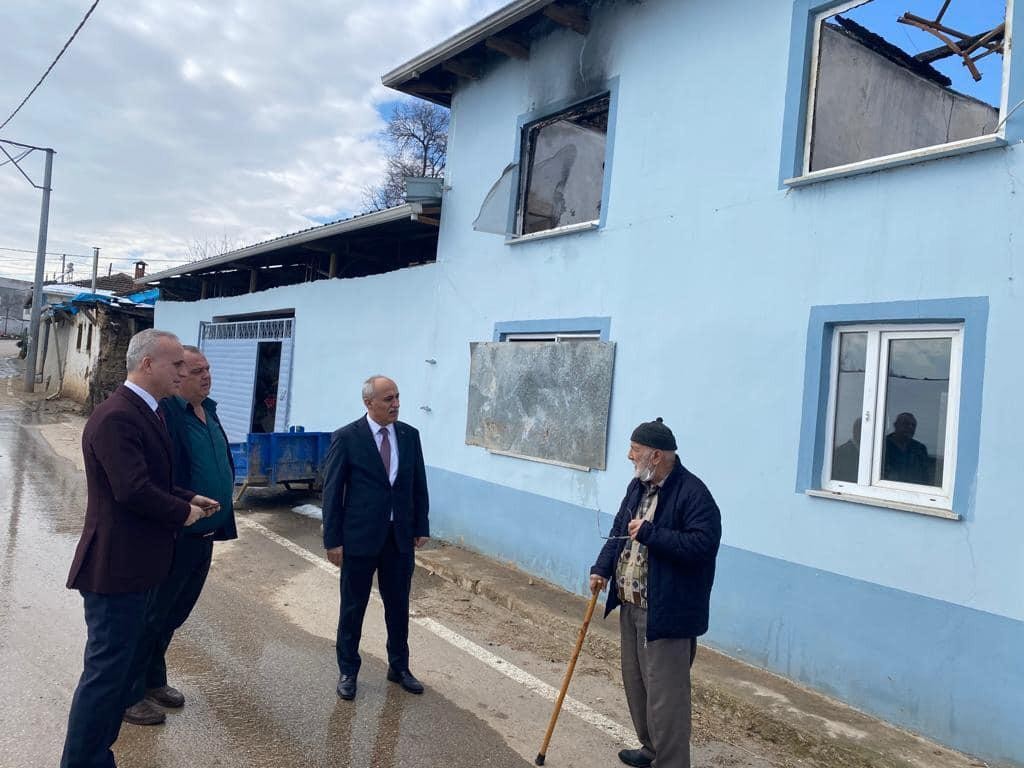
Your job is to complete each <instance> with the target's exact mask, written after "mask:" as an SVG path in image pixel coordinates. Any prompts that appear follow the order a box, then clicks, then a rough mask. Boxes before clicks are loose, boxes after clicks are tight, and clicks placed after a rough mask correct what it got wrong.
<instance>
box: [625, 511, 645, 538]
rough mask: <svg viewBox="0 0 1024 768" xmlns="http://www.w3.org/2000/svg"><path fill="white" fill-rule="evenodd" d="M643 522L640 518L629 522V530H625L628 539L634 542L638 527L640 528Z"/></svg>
mask: <svg viewBox="0 0 1024 768" xmlns="http://www.w3.org/2000/svg"><path fill="white" fill-rule="evenodd" d="M644 522H646V521H645V520H644V519H643V518H642V517H638V518H637V519H636V520H630V521H629V528H627V529H626V530H627V532H628V533H629V538H631V539H632V540H633V541H636V535H637V534H638V533H639V532H640V526H642V525H643V524H644Z"/></svg>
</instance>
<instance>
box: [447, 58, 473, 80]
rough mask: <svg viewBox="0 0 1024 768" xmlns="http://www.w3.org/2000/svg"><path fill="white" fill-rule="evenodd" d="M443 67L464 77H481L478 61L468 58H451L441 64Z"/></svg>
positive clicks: (468, 78) (470, 78)
mask: <svg viewBox="0 0 1024 768" xmlns="http://www.w3.org/2000/svg"><path fill="white" fill-rule="evenodd" d="M441 69H443V70H444V71H446V72H451V73H452V74H453V75H458V76H459V77H464V78H466V79H467V80H479V79H480V67H479V66H478V65H477V63H476V62H473V61H470V60H468V59H450V60H448V61H446V62H443V63H442V64H441Z"/></svg>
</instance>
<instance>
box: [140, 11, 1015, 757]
mask: <svg viewBox="0 0 1024 768" xmlns="http://www.w3.org/2000/svg"><path fill="white" fill-rule="evenodd" d="M796 5H797V7H798V10H799V9H800V8H802V9H804V10H806V8H807V7H808V4H807V3H797V4H796ZM818 5H820V4H818ZM737 19H742V20H743V24H742V27H741V28H738V27H737V22H736V20H737ZM804 28H805V26H804V27H802V26H801V24H799V23H797V22H796V21H794V4H793V3H791V2H785V1H784V0H771V1H770V2H769V1H765V0H719V1H718V2H698V1H696V0H695V1H694V2H685V3H683V2H671V1H669V0H649V2H646V3H640V4H634V3H622V4H608V5H602V6H600V8H599V10H598V11H597V12H596V13H595V16H594V19H593V26H592V31H591V33H590V35H589V36H588V37H587V38H583V37H581V36H579V35H576V34H575V33H572V32H569V31H564V32H556V33H554V34H552V35H551V36H550V37H547V38H545V39H543V40H540V41H538V42H536V43H534V45H533V47H532V49H531V57H530V59H529V61H518V60H509V61H507V62H505V63H502V64H501V65H499V66H497V67H496V68H495V69H493V70H492V71H490V72H489V73H488V74H487V75H486V76H485V77H483V78H482V79H481V80H479V81H477V82H474V83H471V84H467V85H464V86H463V87H461V88H460V89H459V90H458V91H457V92H456V94H455V99H454V102H453V111H452V118H453V126H452V134H451V139H450V144H449V158H448V174H449V176H448V183H449V185H450V187H451V188H450V190H448V191H447V192H446V197H445V204H444V211H443V216H442V224H441V235H440V243H439V254H438V262H437V263H436V264H433V265H429V266H424V267H418V268H414V269H409V270H404V271H400V272H394V273H390V274H385V275H379V276H375V277H369V278H360V279H353V280H331V281H322V282H317V283H313V284H308V285H303V286H294V287H289V288H280V289H275V290H271V291H266V292H263V293H258V294H253V295H249V296H243V297H236V298H230V299H217V300H208V301H202V302H195V303H166V302H160V303H159V304H158V305H157V316H156V319H157V325H158V327H163V328H168V329H171V330H175V331H178V332H179V333H181V334H182V335H183V336H184V337H187V338H190V339H194V338H195V336H196V333H197V330H198V322H199V321H200V320H208V319H210V318H211V317H212V316H214V315H223V314H236V313H244V312H250V311H260V310H266V309H278V308H287V307H291V308H294V309H295V317H296V348H295V358H294V373H293V400H292V406H291V408H292V419H291V421H292V423H296V424H304V425H305V426H306V428H307V429H332V428H334V427H336V426H338V425H339V424H341V423H344V422H346V421H348V420H350V419H352V418H354V417H356V416H357V415H359V413H360V412H361V404H360V402H359V396H358V391H359V383H360V382H361V381H362V379H363V378H365V377H366V376H367V375H369V374H371V373H375V372H384V373H387V374H388V375H391V376H393V377H394V378H395V379H396V380H397V381H398V383H399V385H400V388H401V392H402V401H403V419H404V420H406V421H409V422H411V423H413V424H414V425H416V426H417V427H419V429H420V430H421V433H422V436H423V443H424V450H425V453H426V456H427V461H428V464H429V465H430V484H431V497H432V510H431V524H432V529H433V533H434V535H436V536H441V537H444V538H447V539H452V540H455V541H460V542H462V543H464V544H465V545H467V546H470V547H472V548H475V549H477V550H480V551H482V552H485V553H487V554H489V555H492V556H494V557H498V558H501V559H505V560H509V561H512V562H514V563H515V564H517V565H518V566H520V567H521V568H523V569H524V570H527V571H529V572H531V573H535V574H537V575H540V576H542V577H545V578H548V579H551V580H553V581H555V582H557V583H559V584H561V585H563V586H565V587H567V588H569V589H572V590H575V591H579V592H582V591H583V590H584V589H585V583H586V579H587V574H588V571H589V567H590V565H591V563H592V562H593V559H594V556H595V555H596V553H597V551H598V549H599V548H600V546H601V539H600V538H599V529H601V530H606V529H607V527H608V525H609V521H610V517H609V515H610V514H612V513H614V511H615V510H616V508H617V506H618V502H619V499H620V497H621V494H622V492H623V490H624V488H625V485H626V483H627V481H628V479H629V476H630V471H631V467H630V466H629V465H628V463H627V462H626V459H625V453H626V449H627V445H628V442H627V441H628V437H629V434H630V432H631V430H632V428H633V427H634V426H635V425H636V424H637V423H638V422H640V421H645V420H649V419H651V418H653V417H655V416H662V417H664V419H665V421H666V423H668V424H669V425H670V426H671V427H672V429H673V430H674V431H675V433H676V435H677V439H678V441H679V444H680V454H681V457H682V460H683V462H684V463H685V464H686V465H687V466H688V467H689V468H690V469H691V470H692V471H694V472H695V473H696V474H698V475H699V476H700V477H702V478H703V479H704V480H705V482H706V483H707V484H708V486H709V487H710V488H711V490H712V492H713V493H714V495H715V496H716V498H717V500H718V502H719V505H720V507H721V509H722V515H723V529H724V534H723V547H722V551H721V554H720V556H719V571H718V578H717V582H716V586H715V592H714V595H713V606H712V617H711V631H710V633H709V635H708V636H707V637H706V638H705V640H706V641H707V642H708V643H710V644H711V645H713V646H715V647H717V648H719V649H721V650H723V651H725V652H726V653H729V654H732V655H734V656H737V657H740V658H742V659H746V660H748V661H750V662H752V663H755V664H758V665H761V666H764V667H766V668H768V669H771V670H773V671H776V672H779V673H781V674H784V675H787V676H789V677H792V678H793V679H796V680H798V681H800V682H802V683H806V684H808V685H811V686H813V687H815V688H818V689H820V690H823V691H825V692H827V693H829V694H832V695H834V696H836V697H838V698H841V699H843V700H845V701H847V702H849V703H851V704H852V705H854V706H856V707H859V708H862V709H864V710H866V711H869V712H872V713H875V714H878V715H879V716H882V717H884V718H887V719H889V720H892V721H894V722H896V723H898V724H900V725H903V726H906V727H908V728H910V729H913V730H915V731H919V732H921V733H923V734H926V735H928V736H930V737H933V738H936V739H938V740H940V741H943V742H945V743H948V744H950V745H953V746H955V747H958V748H960V749H964V750H966V751H969V752H972V753H974V754H978V755H981V756H984V757H986V758H988V759H991V760H995V761H1005V762H1008V763H1013V764H1020V765H1024V728H1021V727H1020V726H1021V723H1022V722H1024V664H1022V663H1021V661H1020V653H1021V650H1022V649H1024V589H1022V584H1024V564H1022V562H1024V561H1022V558H1021V541H1022V537H1024V514H1022V511H1021V504H1020V502H1019V498H1020V495H1019V490H1020V485H1019V483H1020V477H1021V456H1022V455H1024V434H1022V432H1024V429H1022V428H1024V398H1022V397H1020V395H1019V390H1020V384H1019V382H1020V380H1021V379H1022V376H1024V357H1022V349H1024V347H1022V344H1021V329H1024V302H1022V300H1021V297H1020V295H1019V294H1020V292H1021V290H1022V287H1021V286H1020V282H1021V281H1022V280H1024V276H1022V275H1020V274H1019V264H1018V262H1020V261H1021V257H1020V256H1019V255H1018V247H1017V245H1016V244H1017V243H1018V242H1021V241H1022V240H1024V223H1022V222H1024V216H1022V214H1024V206H1022V203H1021V195H1020V194H1019V193H1024V190H1021V189H1020V187H1021V185H1022V183H1024V161H1022V157H1024V155H1022V153H1021V150H1020V148H1019V147H1018V146H1017V145H1015V144H1014V145H1012V146H1010V147H1009V148H1001V149H990V150H986V151H982V152H976V153H973V154H968V155H963V156H960V157H952V158H944V159H940V160H935V161H931V162H926V163H921V164H918V165H911V166H906V167H901V168H894V169H890V170H885V171H882V172H879V173H874V174H869V175H861V176H856V177H851V178H846V179H836V180H832V181H828V182H825V183H821V184H817V185H813V186H809V187H803V188H798V189H793V190H787V189H786V188H785V187H781V188H780V183H779V180H780V177H787V176H789V175H791V173H790V172H789V171H786V170H785V169H784V168H783V167H782V166H784V165H785V163H786V162H787V160H786V158H789V159H790V160H792V157H793V155H792V152H791V148H790V147H789V146H788V142H792V141H794V140H796V135H797V131H796V130H795V129H794V126H793V124H792V121H791V116H792V115H791V112H792V109H791V108H790V110H789V112H787V105H790V107H791V104H792V101H793V99H794V94H793V91H792V89H793V86H792V83H791V77H792V76H793V74H794V72H796V73H797V74H799V73H800V72H801V71H802V69H801V67H799V66H793V65H792V64H791V62H790V60H789V58H788V56H789V53H790V51H791V49H793V48H794V45H793V43H794V40H793V35H794V34H795V33H797V32H799V30H801V29H804ZM684 41H685V45H684V44H683V42H684ZM796 48H799V46H796ZM1018 64H1019V68H1020V69H1021V70H1022V71H1024V60H1021V61H1020V62H1018ZM609 82H613V83H614V96H613V98H614V102H615V103H614V105H613V108H614V111H615V114H614V118H613V123H612V125H611V126H610V132H609V140H610V142H611V144H612V152H613V158H614V162H612V163H611V164H610V170H609V171H608V175H607V179H606V189H607V195H606V197H605V200H604V203H603V211H602V216H603V219H604V222H603V226H602V227H601V228H600V229H598V230H595V231H591V232H585V233H582V234H573V235H566V236H562V237H555V238H549V239H542V240H537V241H534V242H522V243H517V244H512V245H510V244H506V243H505V241H504V239H503V238H501V237H500V236H495V235H489V234H483V233H477V232H474V231H473V229H472V222H473V220H474V218H475V217H476V215H477V213H478V211H479V208H480V205H481V203H482V201H483V199H484V197H485V195H486V194H487V191H488V189H489V188H490V186H491V184H492V183H493V182H494V181H495V180H496V179H497V178H498V177H499V176H500V174H501V172H502V169H503V168H504V167H505V166H506V165H507V164H508V163H509V162H510V161H512V159H513V158H514V156H515V154H516V146H517V143H518V140H519V135H518V129H517V125H518V123H519V121H520V118H521V117H522V116H523V115H528V114H535V113H537V112H538V111H539V110H543V109H544V108H545V107H546V106H547V105H553V104H564V103H566V102H567V101H571V100H573V99H578V98H584V97H587V96H590V95H592V94H593V93H594V92H595V89H597V88H601V87H605V84H607V83H609ZM797 100H798V101H799V99H797ZM1021 121H1024V109H1022V110H1021V111H1020V112H1018V113H1017V115H1016V116H1015V117H1014V118H1012V119H1011V121H1010V122H1011V129H1012V130H1011V132H1010V133H1011V134H1012V133H1013V131H1015V130H1016V125H1017V124H1019V123H1020V122H1021ZM780 158H782V161H781V162H780ZM926 302H934V303H926ZM382 304H383V305H384V306H387V307H389V309H390V312H391V314H392V317H391V319H390V320H389V321H388V322H379V321H376V320H374V318H375V317H377V316H379V309H380V307H381V306H382ZM843 305H855V306H856V307H861V310H855V311H861V312H866V313H868V315H867V316H873V317H878V318H881V319H887V320H901V319H912V318H915V317H928V318H934V317H936V314H935V313H939V314H941V316H942V317H943V318H944V319H947V318H948V319H961V318H964V317H965V315H966V314H968V313H970V318H971V319H970V320H969V321H968V322H969V324H970V328H971V329H972V332H973V334H974V335H973V336H972V337H971V338H972V340H971V341H970V342H969V346H968V347H967V348H966V350H965V355H964V375H965V385H964V386H965V388H967V387H970V388H971V389H970V391H969V392H968V391H967V390H966V389H965V392H964V396H965V398H967V399H971V398H973V400H972V402H973V403H974V406H973V410H972V411H971V413H972V414H973V415H972V419H973V421H972V422H971V423H970V424H967V423H965V424H964V425H963V426H962V429H961V436H960V438H961V442H960V451H961V453H960V456H959V461H960V462H961V463H966V464H965V465H966V466H970V467H973V468H974V469H973V471H971V472H970V473H969V474H970V476H969V477H965V478H964V479H963V482H961V478H960V477H958V486H957V487H958V501H957V509H956V511H957V512H958V513H959V514H961V515H962V519H961V520H959V521H951V520H944V519H939V518H935V517H928V516H923V515H920V514H915V513H909V512H900V511H896V510H893V509H883V508H878V507H873V506H865V505H860V504H853V503H848V502H844V501H837V500H833V499H822V498H813V497H810V496H807V495H805V493H804V492H803V490H804V489H805V488H806V487H808V482H809V483H810V484H811V486H812V487H813V483H814V471H813V467H812V468H811V469H808V466H807V462H808V460H809V459H808V453H807V452H808V450H811V453H812V454H813V444H814V441H815V439H818V438H819V437H820V436H818V435H817V434H816V427H815V423H813V422H814V419H815V418H816V417H815V416H814V414H816V413H817V409H818V408H819V406H820V402H821V396H822V394H821V392H820V391H815V387H816V386H820V384H819V383H818V381H817V378H816V376H815V375H813V374H814V370H813V369H814V368H815V366H816V365H817V366H818V367H819V368H820V364H821V360H822V357H821V355H822V351H821V349H820V346H821V340H822V338H823V337H824V336H826V335H827V334H826V333H825V325H823V324H824V323H828V322H829V318H830V317H834V316H835V313H836V312H837V311H840V310H837V309H836V308H837V307H841V306H843ZM865 305H872V306H871V307H867V308H864V307H865ZM871 312H874V313H875V314H874V315H871V314H870V313H871ZM572 318H602V319H603V322H604V323H605V324H606V327H607V329H608V336H609V338H610V340H612V341H614V342H616V343H617V350H616V363H615V377H614V384H613V395H612V405H611V416H610V424H609V456H608V470H607V471H591V472H587V473H585V472H579V471H576V470H572V469H566V468H560V467H556V466H550V465H545V464H540V463H535V462H530V461H526V460H522V459H516V458H511V457H507V456H498V455H493V454H489V453H487V452H486V451H484V450H482V449H480V448H476V447H471V446H467V445H465V440H464V438H465V428H466V396H467V387H468V373H469V354H468V351H469V346H468V345H469V343H470V342H471V341H487V340H490V339H492V338H493V336H494V332H495V327H496V325H497V324H499V323H505V322H513V321H544V320H552V321H553V320H567V319H572ZM570 325H571V323H570ZM542 326H543V324H541V325H540V326H538V327H542ZM815 339H817V342H815ZM816 343H817V345H818V349H817V350H816V351H815V350H813V349H812V353H811V354H808V350H809V345H810V347H814V345H815V344H816ZM428 358H429V359H433V360H436V364H433V365H432V364H428V363H426V362H424V361H425V360H426V359H428ZM214 373H216V372H214ZM968 379H970V383H968V381H967V380H968ZM420 406H427V407H429V408H430V411H429V412H427V411H425V410H420ZM808 413H810V414H811V416H810V418H811V421H812V423H810V424H809V425H808V422H807V419H808ZM965 413H966V411H965ZM979 420H980V421H979ZM808 440H810V441H811V446H812V447H811V449H808V448H807V444H808ZM810 460H813V455H812V456H811V459H810ZM808 478H810V480H809V481H808ZM598 510H600V512H599V511H598ZM599 520H600V524H599Z"/></svg>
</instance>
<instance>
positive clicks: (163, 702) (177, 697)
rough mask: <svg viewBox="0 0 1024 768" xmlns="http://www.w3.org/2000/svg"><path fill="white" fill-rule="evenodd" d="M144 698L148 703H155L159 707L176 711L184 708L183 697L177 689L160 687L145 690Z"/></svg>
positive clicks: (166, 686)
mask: <svg viewBox="0 0 1024 768" xmlns="http://www.w3.org/2000/svg"><path fill="white" fill-rule="evenodd" d="M146 698H147V699H149V700H150V701H155V702H156V703H157V704H159V705H160V706H161V707H170V708H171V709H177V708H178V707H184V706H185V696H184V695H183V694H182V692H181V691H179V690H178V689H177V688H171V686H169V685H161V686H160V687H159V688H149V689H147V690H146Z"/></svg>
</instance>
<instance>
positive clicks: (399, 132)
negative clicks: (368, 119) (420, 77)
mask: <svg viewBox="0 0 1024 768" xmlns="http://www.w3.org/2000/svg"><path fill="white" fill-rule="evenodd" d="M383 139H384V142H385V143H386V145H387V170H386V171H385V173H384V179H383V180H382V181H381V182H380V183H379V184H376V185H371V186H367V187H366V188H365V189H364V190H363V202H364V205H365V206H366V210H367V211H381V210H384V209H385V208H393V207H394V206H396V205H401V204H402V203H404V202H405V177H406V176H425V177H429V178H441V177H443V176H444V167H445V159H446V157H447V153H448V110H447V109H445V108H444V107H440V106H438V105H436V104H432V103H430V102H428V101H408V102H406V101H403V102H399V103H398V104H396V105H395V107H394V109H393V110H392V111H391V115H390V116H389V117H388V124H387V127H386V128H385V129H384V131H383Z"/></svg>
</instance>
